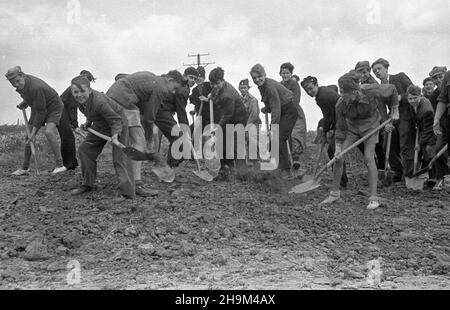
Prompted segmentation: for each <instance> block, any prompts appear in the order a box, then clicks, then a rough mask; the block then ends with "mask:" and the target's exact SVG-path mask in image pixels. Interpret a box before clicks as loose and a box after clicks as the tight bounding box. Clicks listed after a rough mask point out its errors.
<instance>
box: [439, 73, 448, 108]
mask: <svg viewBox="0 0 450 310" xmlns="http://www.w3.org/2000/svg"><path fill="white" fill-rule="evenodd" d="M438 102H442V103H444V104H445V105H446V106H447V109H448V111H450V109H449V108H450V71H447V73H446V74H445V77H444V80H443V81H442V85H441V88H440V94H439V97H438Z"/></svg>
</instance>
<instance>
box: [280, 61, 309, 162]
mask: <svg viewBox="0 0 450 310" xmlns="http://www.w3.org/2000/svg"><path fill="white" fill-rule="evenodd" d="M294 69H295V68H294V66H293V65H292V64H291V63H290V62H287V63H284V64H282V65H281V67H280V76H281V78H282V81H281V84H282V85H283V86H284V87H286V88H287V89H289V90H290V91H291V92H292V93H293V94H294V98H293V103H294V106H295V108H296V109H297V113H298V119H297V122H296V123H295V126H294V129H293V130H292V135H291V140H292V159H293V161H294V162H293V168H294V169H295V170H298V169H300V156H301V155H302V154H303V153H304V152H305V151H306V132H307V130H306V117H305V112H304V111H303V109H302V107H301V106H300V99H301V90H300V85H299V84H298V82H297V81H296V80H295V79H293V78H292V74H293V73H294Z"/></svg>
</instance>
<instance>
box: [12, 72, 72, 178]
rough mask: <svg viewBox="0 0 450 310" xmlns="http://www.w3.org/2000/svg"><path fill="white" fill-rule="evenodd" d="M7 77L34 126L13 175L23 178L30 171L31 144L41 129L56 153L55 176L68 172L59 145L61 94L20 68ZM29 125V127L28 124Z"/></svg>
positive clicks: (20, 108) (54, 154) (22, 108)
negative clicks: (21, 158) (19, 165)
mask: <svg viewBox="0 0 450 310" xmlns="http://www.w3.org/2000/svg"><path fill="white" fill-rule="evenodd" d="M5 76H6V78H7V79H8V81H9V82H10V83H11V85H12V86H13V87H14V88H15V89H16V91H17V92H18V93H19V94H20V96H21V97H22V98H23V102H22V103H21V104H19V105H18V106H17V108H18V109H19V110H24V109H26V108H27V107H30V108H31V117H30V121H29V124H30V125H31V126H32V130H31V134H30V136H29V137H27V141H26V144H25V154H24V161H23V165H22V168H21V169H19V170H17V171H15V172H13V173H12V175H14V176H22V175H25V174H28V173H29V171H30V159H31V143H34V141H35V139H36V135H37V133H38V131H39V130H40V128H41V127H43V126H44V127H45V128H44V133H45V137H46V138H47V141H48V144H49V146H50V149H51V150H52V152H53V156H54V159H55V166H56V168H55V169H54V170H53V172H52V174H58V173H62V172H65V171H67V168H66V167H64V166H63V160H62V156H61V149H60V145H59V142H58V129H57V126H58V125H59V121H60V119H61V113H62V110H63V103H62V101H61V98H60V97H59V95H58V93H57V92H56V91H55V90H54V89H53V88H52V87H50V86H49V85H48V84H47V83H45V82H44V81H43V80H41V79H39V78H37V77H35V76H32V75H29V74H25V73H24V72H23V71H22V69H21V68H20V67H19V66H16V67H14V68H11V69H10V70H8V72H7V73H6V75H5ZM26 126H28V124H26Z"/></svg>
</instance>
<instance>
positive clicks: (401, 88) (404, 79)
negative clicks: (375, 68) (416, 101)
mask: <svg viewBox="0 0 450 310" xmlns="http://www.w3.org/2000/svg"><path fill="white" fill-rule="evenodd" d="M389 84H391V85H394V86H395V88H396V89H397V92H398V94H399V95H401V96H402V97H405V94H406V90H407V89H408V87H409V86H410V85H412V82H411V79H410V78H409V77H408V76H407V75H406V74H405V73H404V72H400V73H399V74H395V75H389ZM399 113H400V118H401V119H404V120H409V119H411V117H412V115H411V113H410V110H409V103H406V104H405V102H404V101H403V100H401V102H400V107H399Z"/></svg>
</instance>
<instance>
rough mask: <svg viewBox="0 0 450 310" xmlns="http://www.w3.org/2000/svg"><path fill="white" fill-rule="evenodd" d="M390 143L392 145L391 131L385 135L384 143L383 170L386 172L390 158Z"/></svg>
mask: <svg viewBox="0 0 450 310" xmlns="http://www.w3.org/2000/svg"><path fill="white" fill-rule="evenodd" d="M391 143H392V131H391V132H388V134H387V141H386V157H385V158H384V160H385V161H384V170H385V171H386V170H388V168H389V157H390V156H391Z"/></svg>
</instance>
